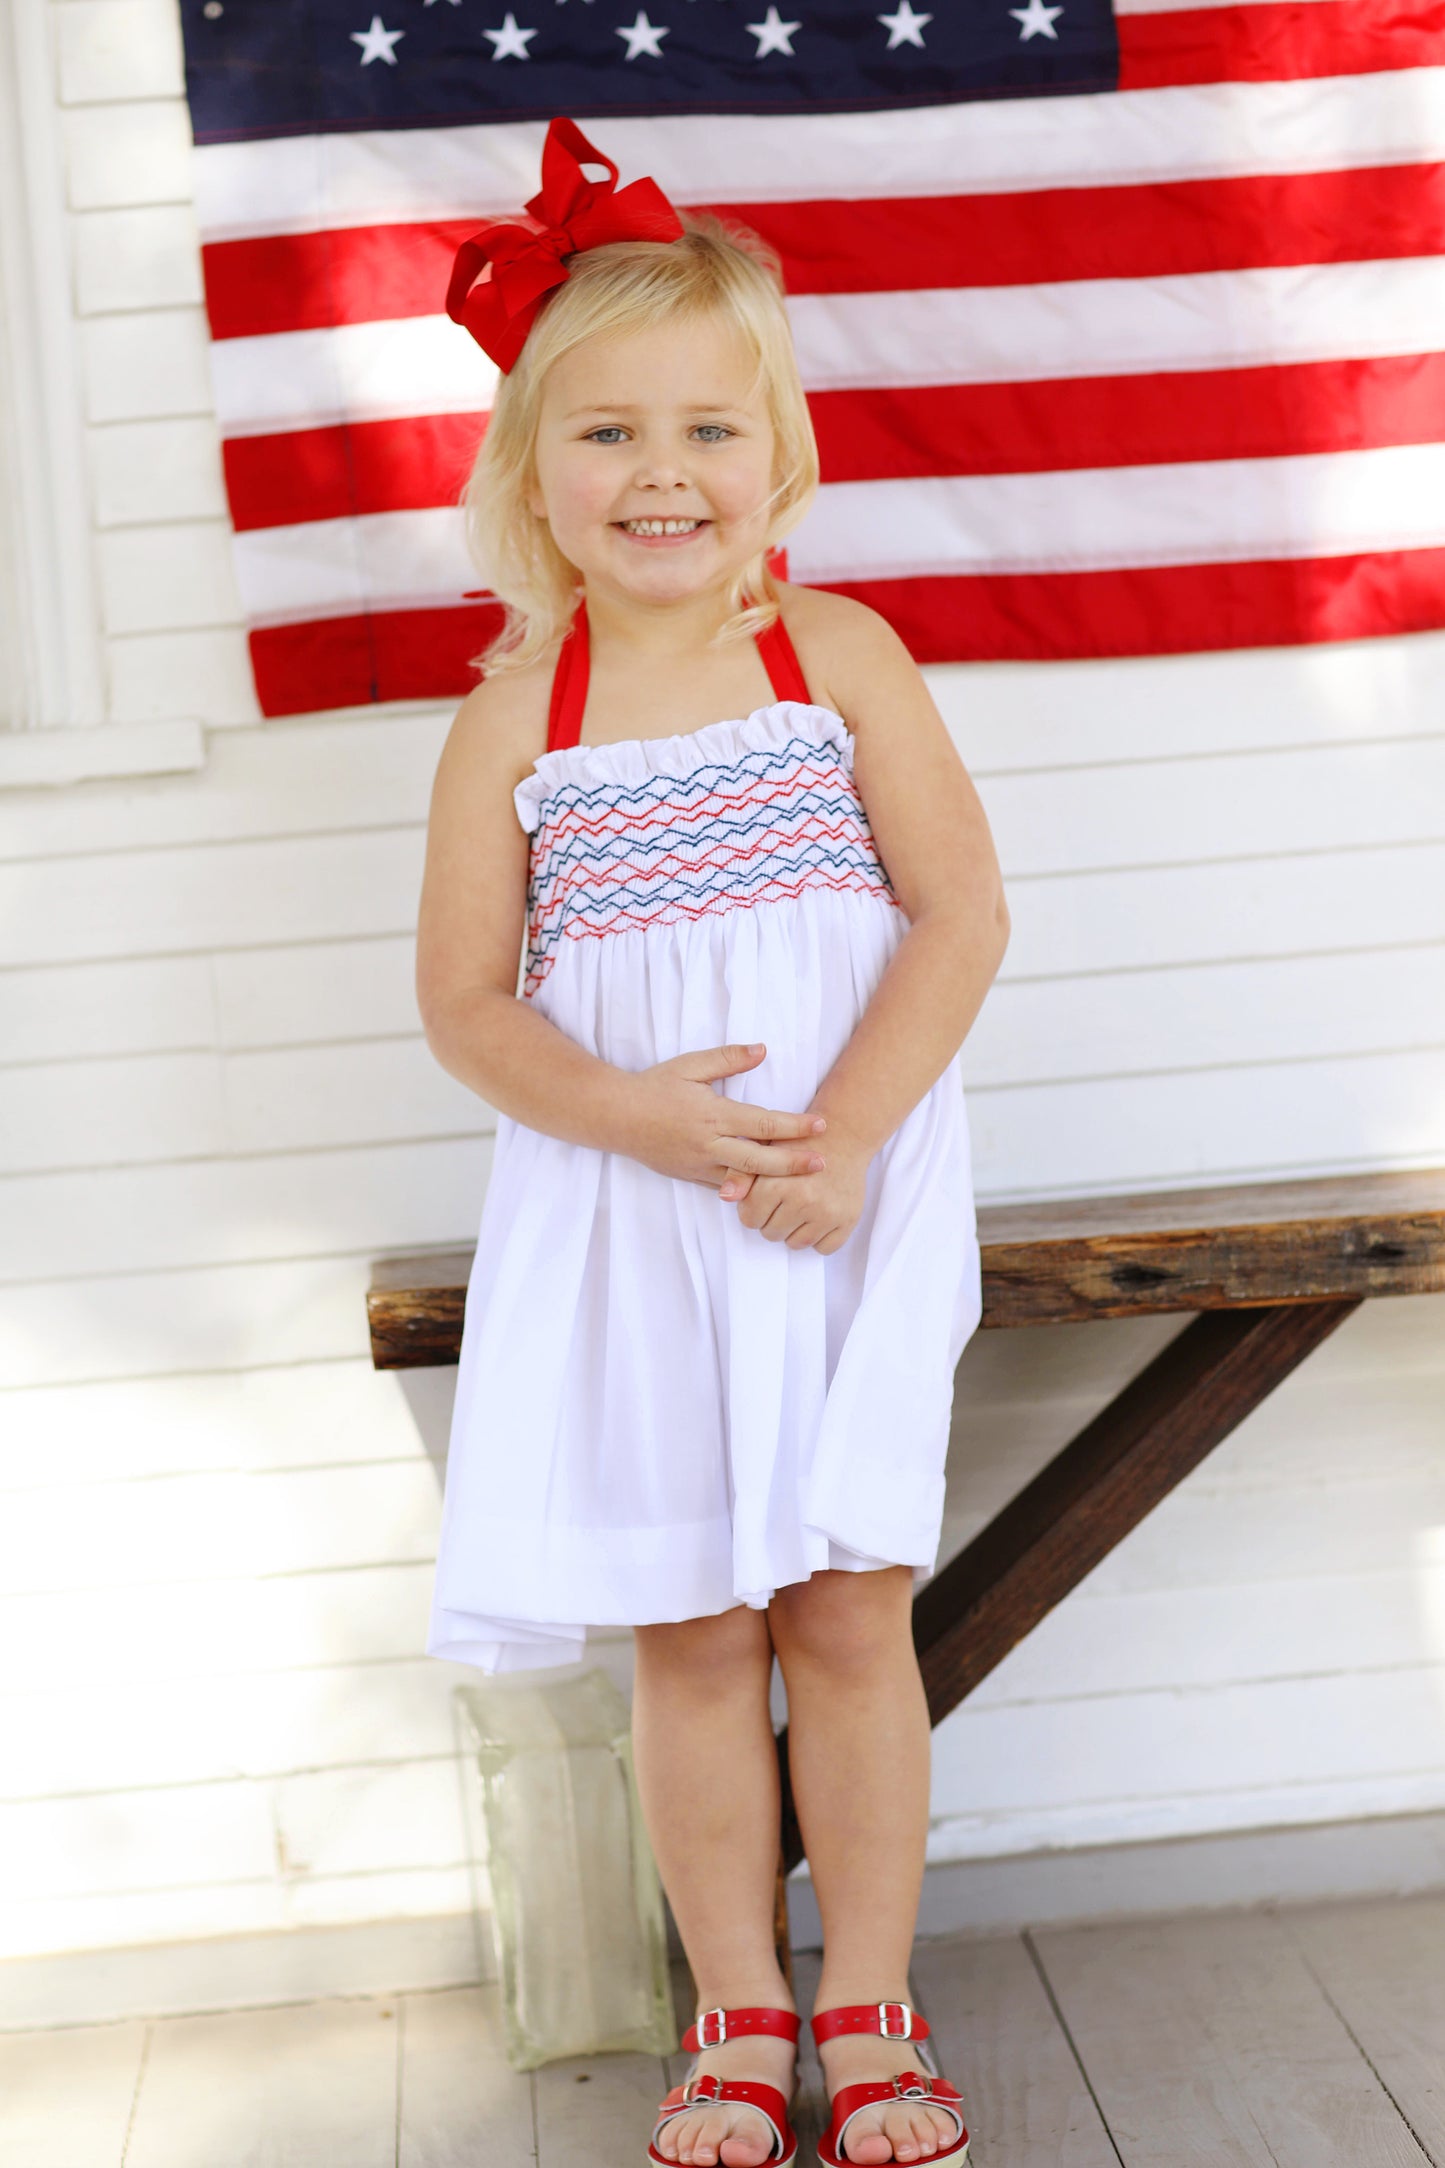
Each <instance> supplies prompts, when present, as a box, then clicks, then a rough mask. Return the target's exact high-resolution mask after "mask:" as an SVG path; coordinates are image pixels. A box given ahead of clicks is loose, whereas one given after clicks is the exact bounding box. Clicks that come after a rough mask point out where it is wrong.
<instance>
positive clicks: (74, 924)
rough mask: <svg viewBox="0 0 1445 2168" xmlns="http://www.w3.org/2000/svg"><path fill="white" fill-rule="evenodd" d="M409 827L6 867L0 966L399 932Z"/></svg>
mask: <svg viewBox="0 0 1445 2168" xmlns="http://www.w3.org/2000/svg"><path fill="white" fill-rule="evenodd" d="M423 848H424V844H423V837H422V834H421V832H420V830H418V829H416V828H412V827H405V828H395V829H373V830H362V831H360V832H359V833H356V834H337V835H324V836H310V837H306V838H304V839H302V838H297V837H290V836H288V837H283V838H281V839H280V840H279V841H276V842H259V843H249V842H248V843H238V844H235V845H232V846H231V847H230V848H229V849H226V850H219V849H216V848H215V847H214V846H212V847H206V848H202V847H199V846H195V847H183V848H178V849H176V850H173V851H165V852H151V851H139V850H138V851H130V852H121V851H117V852H113V853H110V854H108V855H107V856H106V857H105V858H104V859H101V858H75V859H47V860H44V861H37V862H36V863H34V864H32V865H16V864H14V863H13V862H12V863H11V864H10V865H8V866H6V867H4V868H3V869H0V965H3V964H5V963H60V962H64V961H71V960H73V961H76V962H80V961H82V960H84V961H87V962H88V961H90V960H92V959H93V958H95V957H97V956H103V955H110V956H125V955H146V954H155V953H157V952H164V953H169V954H175V953H177V952H183V951H186V950H195V949H207V948H223V949H224V948H241V947H251V946H253V945H254V944H256V943H258V942H266V941H286V940H311V941H315V940H323V941H324V940H331V939H334V938H336V937H338V936H341V935H348V936H355V935H357V934H367V933H395V932H396V931H398V929H399V927H400V926H401V925H403V924H404V923H405V922H406V919H407V918H408V917H409V918H410V920H411V922H412V924H413V925H414V924H415V920H416V903H417V898H418V896H419V895H420V893H421V873H422V858H423Z"/></svg>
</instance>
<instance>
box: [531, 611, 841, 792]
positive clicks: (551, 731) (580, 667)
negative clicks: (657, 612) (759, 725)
mask: <svg viewBox="0 0 1445 2168" xmlns="http://www.w3.org/2000/svg"><path fill="white" fill-rule="evenodd" d="M756 638H757V643H758V653H759V654H760V655H761V656H762V658H763V663H764V665H765V667H766V669H767V673H768V679H769V682H770V683H771V685H772V688H773V691H774V692H775V693H776V694H777V696H778V698H779V700H801V701H802V702H803V703H804V705H805V706H808V705H811V702H810V701H809V697H808V681H807V679H806V678H805V677H804V675H803V666H802V664H801V663H800V662H799V660H798V651H797V649H796V648H795V647H794V646H793V643H792V640H791V639H790V638H789V636H788V628H787V626H786V625H785V624H784V623H783V620H782V618H781V617H775V618H774V619H773V622H772V623H771V625H769V626H767V628H766V629H765V630H764V631H762V632H760V633H758V634H757V635H756ZM590 668H591V644H590V641H589V637H588V630H587V598H586V597H585V595H584V596H583V597H581V598H580V599H579V601H578V604H577V608H576V610H575V612H574V613H573V617H572V623H571V625H570V627H569V628H568V630H567V633H566V635H565V637H564V639H563V641H562V646H561V649H560V651H559V653H558V656H557V668H556V670H555V671H554V673H553V677H552V701H551V706H550V708H549V710H548V714H547V750H548V752H549V753H556V752H560V751H561V749H562V748H563V747H564V746H568V745H575V744H576V743H577V741H578V739H579V738H580V737H581V734H582V714H583V710H584V709H585V708H586V706H587V680H588V676H589V673H590Z"/></svg>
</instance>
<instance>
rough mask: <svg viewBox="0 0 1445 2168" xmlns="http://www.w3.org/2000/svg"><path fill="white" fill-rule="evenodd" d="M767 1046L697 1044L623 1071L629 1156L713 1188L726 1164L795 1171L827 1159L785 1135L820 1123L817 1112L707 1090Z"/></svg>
mask: <svg viewBox="0 0 1445 2168" xmlns="http://www.w3.org/2000/svg"><path fill="white" fill-rule="evenodd" d="M766 1052H767V1048H766V1046H764V1045H761V1044H759V1045H756V1046H712V1047H704V1048H702V1049H701V1050H700V1051H698V1052H696V1053H692V1054H676V1055H674V1056H673V1058H672V1059H671V1061H659V1062H656V1063H654V1065H653V1066H652V1067H651V1068H650V1069H642V1070H639V1071H637V1072H636V1073H635V1074H633V1075H631V1076H629V1077H628V1080H627V1100H628V1120H627V1130H628V1136H627V1142H626V1143H625V1145H624V1146H623V1150H624V1151H626V1153H627V1155H628V1157H629V1158H632V1159H638V1160H641V1162H642V1164H643V1166H645V1167H651V1168H652V1169H653V1170H654V1172H656V1173H657V1174H668V1175H672V1176H673V1177H674V1179H675V1180H678V1181H683V1182H706V1183H708V1184H709V1185H710V1186H711V1187H712V1188H714V1189H717V1188H719V1187H720V1186H721V1184H722V1183H723V1182H724V1181H725V1180H726V1178H727V1176H728V1174H729V1172H730V1171H737V1172H741V1173H744V1174H768V1175H773V1176H785V1177H787V1176H791V1177H794V1178H796V1177H797V1176H799V1175H805V1174H809V1173H813V1172H819V1171H821V1170H822V1169H823V1167H824V1166H825V1165H826V1162H825V1161H824V1159H823V1157H822V1154H821V1153H820V1152H819V1151H818V1149H817V1147H816V1145H813V1144H808V1143H797V1142H793V1141H790V1140H793V1139H797V1138H809V1137H814V1136H816V1135H818V1134H819V1133H820V1132H821V1131H822V1130H824V1129H826V1127H827V1122H826V1120H825V1118H824V1117H823V1116H822V1115H821V1114H783V1113H779V1112H778V1111H777V1110H776V1109H774V1108H771V1107H755V1106H750V1105H749V1104H748V1103H747V1101H746V1100H741V1099H729V1098H727V1097H726V1096H725V1095H724V1094H723V1093H722V1092H716V1091H714V1090H713V1088H712V1087H713V1082H714V1080H715V1079H716V1078H718V1077H725V1076H738V1075H740V1074H741V1073H742V1071H743V1070H745V1069H755V1068H756V1067H757V1065H758V1063H759V1062H760V1061H761V1060H762V1058H763V1056H764V1054H765V1053H766Z"/></svg>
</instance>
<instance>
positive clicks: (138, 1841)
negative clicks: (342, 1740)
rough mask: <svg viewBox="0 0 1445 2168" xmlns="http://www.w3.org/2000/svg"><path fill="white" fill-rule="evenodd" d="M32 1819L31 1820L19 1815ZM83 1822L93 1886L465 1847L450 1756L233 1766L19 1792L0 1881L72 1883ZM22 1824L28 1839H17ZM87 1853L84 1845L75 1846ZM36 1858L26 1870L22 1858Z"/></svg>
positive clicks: (285, 1869) (341, 1865) (2, 1834)
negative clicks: (292, 1767) (44, 1795)
mask: <svg viewBox="0 0 1445 2168" xmlns="http://www.w3.org/2000/svg"><path fill="white" fill-rule="evenodd" d="M27 1824H28V1825H30V1826H29V1828H28V1831H27V1830H26V1825H27ZM87 1825H89V1827H90V1828H91V1829H92V1830H93V1831H95V1832H96V1834H97V1835H100V1833H101V1832H108V1842H107V1843H106V1844H105V1846H104V1848H103V1849H100V1848H96V1849H95V1852H94V1869H93V1872H92V1873H91V1874H90V1875H89V1876H88V1877H86V1878H85V1880H86V1884H87V1886H88V1887H89V1888H90V1889H92V1890H109V1891H114V1892H121V1891H125V1890H133V1889H136V1888H138V1887H141V1886H143V1885H144V1884H145V1883H147V1882H148V1883H150V1884H151V1885H152V1886H153V1887H155V1888H157V1889H165V1888H172V1889H176V1888H180V1887H183V1886H186V1885H190V1886H192V1887H194V1886H195V1884H196V1883H198V1882H202V1881H211V1880H215V1881H217V1882H231V1881H241V1880H249V1879H251V1878H253V1877H255V1876H256V1875H258V1874H263V1875H267V1876H269V1875H270V1874H272V1873H273V1872H275V1871H277V1870H278V1869H279V1871H280V1873H281V1874H282V1875H283V1876H287V1877H291V1876H298V1875H302V1874H306V1875H313V1874H314V1875H316V1876H318V1877H323V1876H333V1875H354V1874H369V1873H372V1872H374V1871H376V1870H377V1869H378V1867H379V1866H380V1863H381V1862H380V1858H379V1854H381V1853H382V1852H383V1850H384V1847H389V1848H390V1851H391V1857H392V1860H393V1861H394V1862H395V1863H396V1864H397V1865H398V1866H403V1867H411V1868H416V1867H430V1868H437V1867H450V1866H454V1865H455V1864H456V1863H457V1862H458V1861H459V1860H461V1859H463V1858H464V1857H465V1848H464V1843H463V1839H462V1830H461V1812H460V1799H459V1797H458V1785H457V1773H456V1766H455V1763H454V1761H453V1760H451V1759H450V1758H449V1759H448V1760H447V1761H445V1762H442V1761H422V1762H413V1763H410V1764H407V1765H405V1766H397V1767H392V1766H384V1767H381V1768H358V1769H323V1770H317V1771H315V1772H312V1773H307V1772H304V1771H303V1772H301V1773H299V1774H298V1775H295V1776H290V1777H283V1778H278V1779H261V1778H248V1777H244V1776H241V1775H239V1774H238V1775H237V1776H235V1777H233V1778H230V1779H229V1780H227V1781H225V1782H223V1783H217V1784H213V1785H190V1784H185V1785H176V1786H174V1787H167V1786H164V1785H159V1786H156V1787H154V1788H152V1789H149V1790H147V1791H144V1792H122V1793H118V1794H116V1795H114V1796H112V1797H110V1798H105V1797H95V1798H81V1799H66V1800H56V1801H54V1802H52V1803H51V1804H50V1809H49V1816H48V1819H47V1816H46V1811H45V1808H43V1807H42V1806H40V1805H39V1804H38V1803H34V1802H28V1801H27V1802H20V1803H17V1804H16V1805H13V1806H9V1807H6V1808H4V1809H0V1889H3V1891H4V1892H5V1894H6V1895H7V1896H8V1895H10V1894H11V1893H18V1894H24V1895H28V1896H37V1897H38V1896H46V1895H55V1894H61V1893H64V1892H66V1891H68V1890H71V1889H74V1888H75V1887H76V1885H77V1881H78V1880H79V1879H80V1878H79V1877H77V1875H76V1871H75V1865H74V1858H73V1856H72V1847H73V1846H74V1845H75V1844H76V1843H77V1842H83V1839H84V1832H85V1829H86V1827H87ZM22 1832H25V1833H26V1834H27V1835H28V1840H29V1841H28V1842H27V1843H26V1844H25V1845H24V1847H23V1849H22V1846H21V1845H20V1844H19V1843H17V1842H13V1841H12V1836H15V1837H19V1836H20V1835H21V1833H22ZM82 1856H84V1854H82ZM27 1860H28V1863H29V1865H30V1867H31V1869H32V1872H31V1873H30V1874H29V1875H26V1874H25V1873H24V1865H25V1863H26V1862H27Z"/></svg>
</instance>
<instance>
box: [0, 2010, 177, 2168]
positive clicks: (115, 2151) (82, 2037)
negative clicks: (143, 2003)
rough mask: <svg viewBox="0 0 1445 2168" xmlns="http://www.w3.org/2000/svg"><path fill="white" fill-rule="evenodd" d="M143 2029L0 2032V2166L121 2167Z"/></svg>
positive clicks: (110, 2027) (82, 2027)
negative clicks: (80, 2164)
mask: <svg viewBox="0 0 1445 2168" xmlns="http://www.w3.org/2000/svg"><path fill="white" fill-rule="evenodd" d="M145 2036H146V2027H145V2026H144V2025H143V2024H141V2023H133V2024H129V2025H74V2026H67V2027H66V2028H64V2029H63V2030H61V2031H57V2032H22V2033H7V2034H4V2035H0V2164H3V2168H29V2164H30V2163H31V2162H41V2161H45V2162H52V2163H54V2164H55V2168H61V2164H62V2163H65V2162H70V2161H74V2162H76V2163H77V2164H78V2163H80V2162H81V2161H84V2162H85V2164H86V2168H121V2161H122V2159H123V2157H124V2153H125V2134H126V2126H127V2124H128V2123H129V2121H130V2110H131V2102H132V2100H133V2099H134V2097H135V2086H136V2079H137V2077H138V2076H139V2074H140V2067H141V2053H142V2050H143V2048H144V2045H145Z"/></svg>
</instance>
